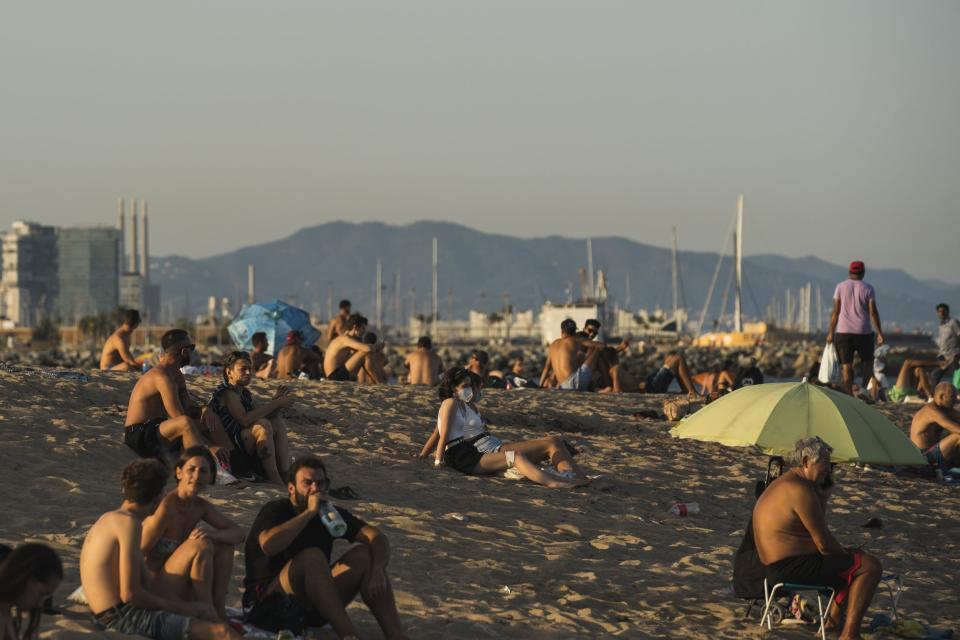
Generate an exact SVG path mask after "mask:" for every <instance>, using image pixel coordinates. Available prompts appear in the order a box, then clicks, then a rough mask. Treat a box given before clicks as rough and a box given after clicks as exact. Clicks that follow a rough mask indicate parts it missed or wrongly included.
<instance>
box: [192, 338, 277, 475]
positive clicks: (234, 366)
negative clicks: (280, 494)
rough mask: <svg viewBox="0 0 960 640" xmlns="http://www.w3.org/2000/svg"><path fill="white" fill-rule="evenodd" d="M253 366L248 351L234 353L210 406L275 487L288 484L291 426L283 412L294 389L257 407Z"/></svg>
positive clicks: (225, 364) (234, 441)
mask: <svg viewBox="0 0 960 640" xmlns="http://www.w3.org/2000/svg"><path fill="white" fill-rule="evenodd" d="M250 380H251V363H250V356H249V355H247V352H246V351H234V352H233V353H231V354H230V355H228V356H227V358H226V359H225V360H224V361H223V382H222V383H221V384H220V385H219V386H218V387H217V388H216V389H215V390H214V392H213V395H212V396H211V398H210V402H209V403H208V405H207V406H208V408H209V409H210V411H212V412H213V413H214V414H215V415H216V416H217V417H218V418H219V419H220V423H221V424H222V425H223V430H224V431H225V432H226V434H227V437H229V438H230V442H231V444H232V445H233V447H235V448H236V449H238V450H239V451H242V452H243V453H244V454H245V455H246V456H247V457H248V458H250V460H249V462H252V463H253V464H252V465H250V466H252V467H253V470H254V471H257V472H262V473H263V475H265V476H266V477H267V480H268V481H270V482H272V483H274V484H279V485H282V484H285V480H286V473H287V468H288V467H289V466H290V463H289V451H288V446H287V424H286V422H285V421H284V419H283V418H282V417H280V412H281V411H282V410H283V409H286V408H287V407H289V406H291V405H292V404H293V402H294V397H293V396H292V395H290V389H289V388H288V387H286V386H283V385H280V386H279V387H277V391H276V393H275V394H274V396H273V399H272V400H271V401H270V402H267V403H265V404H261V405H260V406H256V404H255V403H254V401H253V395H252V394H251V393H250Z"/></svg>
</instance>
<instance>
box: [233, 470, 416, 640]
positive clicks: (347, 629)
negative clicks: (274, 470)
mask: <svg viewBox="0 0 960 640" xmlns="http://www.w3.org/2000/svg"><path fill="white" fill-rule="evenodd" d="M329 487H330V477H329V476H328V475H327V469H326V467H325V466H324V464H323V461H322V460H320V459H319V458H315V457H312V456H305V457H297V460H296V461H295V462H294V463H293V467H291V469H290V482H289V483H288V484H287V493H288V494H289V497H288V498H284V499H280V500H274V501H272V502H268V503H267V504H265V505H264V506H263V508H261V509H260V513H258V514H257V517H256V519H255V520H254V522H253V525H252V526H251V527H250V533H249V535H248V536H247V542H246V546H245V556H246V558H245V561H246V577H245V578H244V581H243V586H244V593H243V607H244V608H245V609H248V608H249V613H248V614H247V621H248V622H250V623H251V624H254V625H256V626H258V627H260V628H262V629H268V630H270V631H279V630H281V629H290V630H292V631H294V632H300V631H301V630H302V629H303V628H304V627H320V626H323V625H324V624H330V625H331V626H332V627H333V629H334V631H335V632H336V633H337V636H339V637H340V638H356V637H357V630H356V628H355V627H354V626H353V622H352V621H351V620H350V616H348V615H347V611H346V605H348V604H350V602H351V601H352V600H353V599H354V598H356V596H357V594H358V593H359V594H360V596H361V597H362V598H363V602H364V603H365V604H366V605H367V607H369V609H370V611H371V613H373V615H374V617H375V618H376V619H377V622H378V623H379V624H380V628H381V629H382V630H383V633H384V635H385V636H386V637H387V638H388V639H390V638H395V639H402V638H405V636H404V633H403V629H402V628H401V625H400V616H399V614H398V612H397V603H396V600H395V599H394V596H393V588H392V587H391V586H390V578H389V577H388V576H387V564H389V562H390V544H389V542H388V540H387V537H386V536H385V535H384V534H383V533H381V532H380V530H379V529H377V528H376V527H374V526H372V525H369V524H367V523H366V522H364V521H363V520H360V519H359V518H357V517H356V516H354V515H353V514H352V513H350V512H349V511H347V510H346V509H344V508H343V507H339V506H337V507H334V506H333V505H332V504H330V503H329V502H328V498H327V489H329ZM334 521H339V522H334ZM335 524H339V525H340V527H341V529H340V530H339V531H337V530H336V527H335V526H332V525H335ZM331 529H333V532H332V533H331ZM336 538H343V539H344V540H346V541H348V542H351V543H359V544H354V545H353V546H352V547H351V548H350V550H349V551H347V552H346V553H345V554H343V555H342V556H340V558H338V559H337V561H336V562H331V553H332V551H333V541H334V539H336Z"/></svg>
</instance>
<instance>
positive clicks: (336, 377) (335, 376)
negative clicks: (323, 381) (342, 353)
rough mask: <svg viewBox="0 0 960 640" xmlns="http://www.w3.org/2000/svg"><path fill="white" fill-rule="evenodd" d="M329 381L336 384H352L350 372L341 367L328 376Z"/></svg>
mask: <svg viewBox="0 0 960 640" xmlns="http://www.w3.org/2000/svg"><path fill="white" fill-rule="evenodd" d="M327 380H333V381H335V382H350V372H349V371H347V368H346V367H344V366H342V365H341V366H339V367H337V368H336V369H334V370H333V371H331V372H330V375H328V376H327Z"/></svg>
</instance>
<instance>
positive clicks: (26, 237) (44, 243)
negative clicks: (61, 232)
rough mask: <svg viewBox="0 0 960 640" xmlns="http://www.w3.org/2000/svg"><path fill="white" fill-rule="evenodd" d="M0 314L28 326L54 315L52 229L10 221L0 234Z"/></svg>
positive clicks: (53, 239) (56, 283) (13, 321)
mask: <svg viewBox="0 0 960 640" xmlns="http://www.w3.org/2000/svg"><path fill="white" fill-rule="evenodd" d="M2 247H3V274H2V276H0V315H3V316H5V317H6V319H7V320H8V321H9V322H12V323H13V324H14V325H17V326H32V325H35V324H37V323H38V322H40V321H41V320H43V319H45V318H51V319H52V317H53V315H54V311H55V310H56V309H55V304H56V299H57V285H58V278H57V241H56V229H55V228H54V227H49V226H46V225H42V224H36V223H34V222H23V221H20V220H18V221H17V222H14V223H13V225H12V226H11V228H10V231H8V232H6V233H4V234H2Z"/></svg>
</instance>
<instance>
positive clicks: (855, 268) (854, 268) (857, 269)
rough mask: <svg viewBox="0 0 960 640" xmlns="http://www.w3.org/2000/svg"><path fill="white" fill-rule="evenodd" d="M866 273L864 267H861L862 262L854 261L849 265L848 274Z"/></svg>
mask: <svg viewBox="0 0 960 640" xmlns="http://www.w3.org/2000/svg"><path fill="white" fill-rule="evenodd" d="M864 271H866V267H864V266H863V262H862V261H860V260H854V261H853V262H851V263H850V273H863V272H864Z"/></svg>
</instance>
